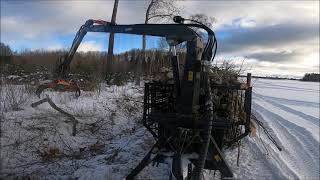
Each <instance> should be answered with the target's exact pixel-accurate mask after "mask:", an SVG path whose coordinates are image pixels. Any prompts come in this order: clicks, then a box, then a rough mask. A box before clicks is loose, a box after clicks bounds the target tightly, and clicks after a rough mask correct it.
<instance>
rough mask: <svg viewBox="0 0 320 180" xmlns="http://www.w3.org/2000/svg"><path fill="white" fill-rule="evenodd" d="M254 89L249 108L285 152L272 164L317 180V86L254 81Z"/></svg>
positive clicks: (302, 83) (279, 154) (297, 174)
mask: <svg viewBox="0 0 320 180" xmlns="http://www.w3.org/2000/svg"><path fill="white" fill-rule="evenodd" d="M253 89H254V94H253V107H252V108H253V109H254V110H255V112H256V114H258V115H259V116H260V117H261V118H260V119H262V120H263V121H264V122H265V123H267V124H268V126H269V127H270V128H271V129H272V131H273V133H274V134H275V135H276V137H277V139H278V141H279V143H280V144H281V145H282V147H283V149H284V150H283V151H282V152H277V151H274V152H272V153H274V154H275V155H276V156H277V157H278V158H279V159H278V160H277V161H275V160H273V161H271V163H272V164H273V165H275V166H279V167H286V168H287V169H289V170H291V172H293V173H294V175H295V176H296V177H298V178H299V179H319V175H320V170H319V145H320V144H319V126H320V125H319V93H320V91H319V83H312V82H301V81H292V80H265V79H264V80H262V79H256V80H255V82H254V85H253Z"/></svg>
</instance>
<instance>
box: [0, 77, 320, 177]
mask: <svg viewBox="0 0 320 180" xmlns="http://www.w3.org/2000/svg"><path fill="white" fill-rule="evenodd" d="M11 90H14V89H6V88H2V93H3V92H5V91H11ZM253 90H254V93H253V104H252V105H253V106H252V109H253V113H254V114H255V116H256V117H257V118H258V119H259V120H260V121H262V122H263V123H264V125H265V126H266V127H267V128H268V129H269V131H270V133H271V134H272V135H273V136H274V137H275V139H276V141H277V142H278V143H279V145H280V146H281V147H282V149H283V151H278V149H277V148H276V147H275V146H274V145H273V144H272V143H271V142H270V140H268V138H267V137H266V135H265V134H264V133H263V131H262V130H261V129H257V130H258V132H257V135H256V136H252V137H246V138H245V139H243V140H242V141H241V148H240V161H239V167H238V166H237V163H236V160H237V152H238V151H237V148H236V147H234V148H229V149H224V153H225V158H226V161H227V162H228V164H229V165H230V167H231V169H232V170H233V173H234V175H235V177H236V178H237V179H315V180H316V179H319V175H320V170H319V145H320V144H319V126H320V125H319V83H311V82H300V81H293V80H268V79H253ZM26 93H28V92H26ZM46 95H49V97H50V98H51V99H52V100H53V102H55V103H56V104H57V106H59V107H60V108H62V109H63V110H65V111H67V112H69V113H70V114H73V115H74V116H75V118H76V119H77V120H78V121H79V122H80V123H79V124H78V125H77V130H78V132H77V135H76V136H72V135H71V131H72V125H71V123H70V122H68V120H69V119H68V118H67V117H65V116H64V115H62V114H60V113H59V112H57V111H55V110H53V109H52V108H51V107H50V106H49V105H48V104H47V103H44V104H41V105H39V106H38V107H36V108H32V107H30V104H31V103H33V102H35V101H38V100H39V99H38V98H37V97H36V96H35V95H34V94H28V96H29V98H28V101H27V102H25V103H24V104H22V105H21V106H22V110H20V111H10V110H9V111H4V110H3V109H1V113H0V117H1V138H0V141H1V172H0V178H1V177H3V178H4V179H7V178H9V177H11V178H13V179H14V178H15V177H16V176H19V177H22V176H28V177H30V178H31V179H81V180H82V179H83V180H87V179H98V180H99V179H111V180H113V179H124V177H125V176H126V175H127V174H128V173H129V172H130V171H131V170H132V169H133V168H134V167H135V166H136V165H137V164H138V163H139V162H140V160H141V159H142V158H143V157H144V156H145V155H146V153H147V152H148V151H149V150H150V148H151V147H152V145H153V143H154V142H155V141H154V139H153V138H152V136H151V134H150V133H149V132H148V131H147V130H146V129H145V128H144V127H143V126H142V123H141V119H142V102H143V87H137V86H134V85H133V84H131V83H128V84H126V85H124V86H108V85H106V84H101V89H100V91H94V92H81V96H80V97H79V98H76V97H75V95H74V93H71V92H70V93H65V92H52V91H45V93H44V94H42V95H41V98H44V97H46ZM2 96H3V94H2ZM3 103H4V102H3V101H1V99H0V106H1V105H3ZM1 108H2V107H1ZM93 146H97V147H99V148H98V150H97V151H93V150H92V149H90V147H93ZM50 148H57V149H59V150H60V152H61V154H62V155H61V157H58V158H51V159H49V160H48V159H47V160H46V159H43V157H41V154H42V155H43V154H44V152H46V151H48V150H49V149H50ZM80 149H82V151H81V150H80ZM83 149H84V150H83ZM183 159H186V158H185V157H184V158H183ZM166 163H167V164H160V165H159V167H153V166H151V165H150V166H148V167H146V168H145V169H144V170H143V171H142V172H141V173H140V174H139V176H138V179H159V180H161V179H168V177H169V174H170V169H171V164H170V163H171V162H170V161H166ZM185 172H186V171H185ZM213 174H214V173H213V172H209V171H206V172H205V173H204V175H205V178H206V179H207V180H208V179H219V173H217V174H216V175H215V176H214V175H213Z"/></svg>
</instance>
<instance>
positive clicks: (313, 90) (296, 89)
mask: <svg viewBox="0 0 320 180" xmlns="http://www.w3.org/2000/svg"><path fill="white" fill-rule="evenodd" d="M259 83H261V84H262V85H269V86H261V85H259V87H263V88H271V89H284V90H292V91H302V92H315V93H319V90H316V89H309V88H301V87H293V86H284V85H279V84H272V83H269V82H261V81H259Z"/></svg>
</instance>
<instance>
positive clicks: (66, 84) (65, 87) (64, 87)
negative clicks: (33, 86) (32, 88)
mask: <svg viewBox="0 0 320 180" xmlns="http://www.w3.org/2000/svg"><path fill="white" fill-rule="evenodd" d="M45 89H53V90H55V91H69V92H71V91H74V92H75V95H76V97H79V96H80V88H79V86H78V85H77V83H76V82H74V81H65V80H63V79H57V80H53V81H52V82H50V83H44V84H41V85H39V86H38V88H37V90H36V95H37V96H38V97H39V98H40V95H41V93H42V92H43V91H44V90H45Z"/></svg>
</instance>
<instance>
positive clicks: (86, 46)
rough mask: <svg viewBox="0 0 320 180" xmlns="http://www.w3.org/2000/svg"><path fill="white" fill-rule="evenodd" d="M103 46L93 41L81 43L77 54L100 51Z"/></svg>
mask: <svg viewBox="0 0 320 180" xmlns="http://www.w3.org/2000/svg"><path fill="white" fill-rule="evenodd" d="M102 50H103V46H102V45H101V44H98V43H96V42H95V41H85V42H82V43H81V44H80V46H79V48H78V50H77V51H78V52H79V51H82V52H88V51H102Z"/></svg>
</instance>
